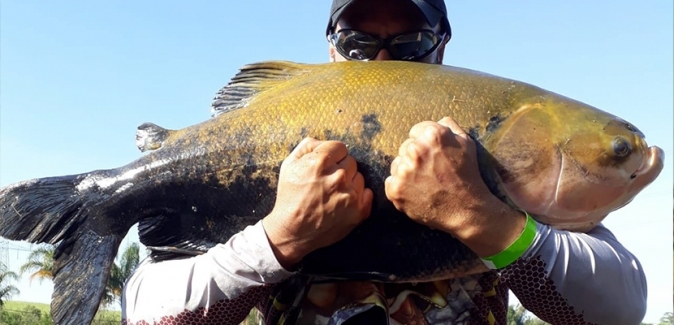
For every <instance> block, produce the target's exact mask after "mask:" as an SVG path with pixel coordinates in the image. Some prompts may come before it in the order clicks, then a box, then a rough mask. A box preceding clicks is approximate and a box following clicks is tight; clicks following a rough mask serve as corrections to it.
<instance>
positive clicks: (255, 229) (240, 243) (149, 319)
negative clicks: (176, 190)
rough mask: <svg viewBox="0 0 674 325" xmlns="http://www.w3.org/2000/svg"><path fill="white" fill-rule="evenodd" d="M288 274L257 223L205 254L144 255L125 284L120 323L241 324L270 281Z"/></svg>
mask: <svg viewBox="0 0 674 325" xmlns="http://www.w3.org/2000/svg"><path fill="white" fill-rule="evenodd" d="M291 275H292V273H291V272H289V271H287V270H285V269H284V268H283V267H282V266H281V265H280V264H279V263H278V261H277V260H276V258H275V256H274V253H273V252H272V250H271V247H270V245H269V242H268V239H267V235H266V234H265V232H264V228H263V227H262V222H258V223H257V224H255V225H254V226H249V227H247V228H246V229H244V230H243V231H242V232H240V233H238V234H236V235H234V236H232V238H230V239H229V241H227V243H225V244H219V245H216V246H214V247H213V248H211V249H210V250H209V251H208V252H206V253H205V254H203V255H199V256H195V257H190V258H185V259H179V260H168V261H162V262H153V261H151V260H150V259H149V258H147V259H145V260H144V261H143V262H142V263H141V264H140V265H139V266H138V268H137V269H136V270H135V272H134V274H133V275H132V276H131V278H129V280H128V281H127V283H126V285H125V287H124V293H123V296H122V319H123V324H127V325H131V324H147V323H149V324H188V323H189V324H191V323H192V321H194V320H197V319H198V321H199V322H197V323H199V324H201V323H203V322H204V321H207V323H209V324H210V323H218V324H239V323H240V322H241V321H242V320H243V319H244V318H245V317H246V315H247V314H248V312H249V311H250V310H251V309H252V308H253V307H254V306H255V305H257V304H258V303H259V302H260V301H261V300H263V299H267V297H268V295H269V292H270V291H271V288H272V285H273V284H275V283H278V282H281V281H283V280H285V279H287V278H288V277H290V276H291Z"/></svg>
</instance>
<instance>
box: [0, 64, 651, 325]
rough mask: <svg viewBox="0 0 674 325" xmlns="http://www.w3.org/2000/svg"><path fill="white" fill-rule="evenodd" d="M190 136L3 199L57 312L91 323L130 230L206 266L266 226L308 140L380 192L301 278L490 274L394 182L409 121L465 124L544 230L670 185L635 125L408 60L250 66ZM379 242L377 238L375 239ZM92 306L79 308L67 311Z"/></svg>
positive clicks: (536, 92)
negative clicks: (341, 150) (345, 156)
mask: <svg viewBox="0 0 674 325" xmlns="http://www.w3.org/2000/svg"><path fill="white" fill-rule="evenodd" d="M213 112H214V114H213V115H214V117H213V118H212V119H209V120H207V121H204V122H202V123H199V124H196V125H193V126H189V127H187V128H184V129H181V130H166V129H164V128H161V127H159V126H157V125H154V124H149V123H146V124H143V125H141V126H140V127H139V130H138V133H137V139H136V140H137V145H138V147H139V148H140V149H141V150H143V151H146V150H147V151H149V152H148V154H146V155H143V156H142V157H141V158H139V159H137V160H135V161H133V162H131V163H129V164H128V165H126V166H122V167H119V168H116V169H110V170H97V171H92V172H89V173H83V174H79V175H72V176H62V177H51V178H41V179H35V180H30V181H24V182H20V183H16V184H12V185H9V186H7V187H5V188H3V189H0V236H3V237H6V238H9V239H13V240H26V241H30V242H46V243H51V244H58V247H57V250H56V254H55V262H54V285H55V286H54V294H53V301H52V312H53V317H54V319H55V320H57V321H59V323H61V321H64V322H71V321H72V322H80V321H82V322H87V321H88V320H90V319H91V318H92V317H93V315H94V313H95V311H96V309H97V306H98V301H99V300H100V297H101V294H102V292H103V289H104V287H105V283H106V280H107V278H108V276H109V272H110V265H111V263H112V261H113V259H114V257H115V255H116V252H117V249H118V246H119V244H120V241H121V240H122V238H123V237H124V236H125V235H126V233H127V231H128V230H129V228H130V227H131V226H133V225H134V224H135V223H138V227H139V235H140V240H141V242H142V243H143V244H145V245H146V246H148V247H149V248H151V250H152V256H153V257H154V258H155V259H157V260H163V259H170V258H175V257H177V256H185V255H197V254H200V253H203V252H204V251H206V250H207V249H208V248H210V247H212V246H214V245H215V244H217V243H224V242H226V241H227V240H228V239H229V238H230V237H231V236H232V235H233V234H235V233H237V232H239V231H240V230H242V229H243V228H244V227H246V226H247V225H252V224H254V223H256V222H257V221H258V220H260V219H261V218H263V217H264V216H266V214H267V213H269V212H270V211H271V209H272V207H273V204H274V202H275V191H276V182H277V178H278V171H279V167H280V164H281V162H282V160H283V159H284V158H285V157H286V156H287V155H288V154H289V153H290V151H291V150H292V149H293V148H294V146H296V145H297V144H298V143H299V142H300V141H301V140H302V139H303V138H304V137H306V136H311V137H314V138H318V139H331V140H341V141H343V142H345V143H346V144H347V146H348V148H349V153H350V154H351V155H353V156H354V157H355V158H356V160H357V161H358V162H359V171H360V172H361V173H363V175H364V176H365V180H366V185H367V186H368V187H370V188H372V190H373V192H374V202H373V208H372V213H371V216H370V218H368V219H367V220H366V221H365V222H364V223H363V224H362V225H361V226H359V227H357V228H356V229H355V230H354V231H353V232H352V233H351V234H349V235H348V236H347V237H346V238H345V239H343V240H342V241H340V242H338V243H336V244H334V245H332V246H330V247H326V248H323V249H319V250H317V251H315V252H313V253H311V254H310V255H308V256H307V257H306V258H305V259H304V262H303V268H302V270H303V271H302V272H306V273H309V274H317V275H322V276H330V277H335V278H352V279H372V280H379V281H392V282H396V281H397V282H405V281H424V280H430V279H439V278H449V277H455V276H461V275H465V274H469V273H474V272H482V271H484V270H485V267H484V265H483V264H482V262H481V261H480V260H479V259H478V258H477V257H476V256H475V254H474V253H472V252H471V251H470V250H469V249H467V248H466V247H465V246H464V245H462V244H461V243H460V242H458V241H457V240H456V239H454V238H453V237H452V236H450V235H449V234H446V233H443V232H439V231H435V230H432V229H430V228H427V227H424V226H421V225H419V224H416V223H414V222H412V221H411V220H409V219H408V218H407V217H406V216H405V215H403V214H402V213H401V212H399V211H397V210H395V208H394V207H393V205H392V204H391V203H390V202H389V201H388V200H387V199H386V196H385V194H384V186H383V182H384V179H385V178H386V177H387V176H388V173H389V167H390V163H391V161H392V160H393V158H394V157H395V156H396V155H397V150H398V146H399V145H400V144H402V143H403V141H404V140H405V139H406V138H407V133H408V131H409V129H410V128H411V127H412V125H414V124H416V123H417V122H420V121H424V120H433V121H437V120H439V119H441V118H442V117H444V116H451V117H453V118H454V119H455V120H456V121H457V122H458V123H459V124H460V125H461V126H462V127H463V128H464V129H465V130H467V131H468V132H469V134H470V135H471V137H472V138H473V139H474V140H476V142H477V144H478V160H479V165H480V166H479V167H480V172H481V175H482V177H483V179H484V180H485V182H486V183H487V185H488V186H489V187H490V189H491V190H492V192H493V193H494V194H496V195H497V196H498V197H500V198H501V199H502V200H504V201H506V202H508V203H509V204H511V205H512V206H514V207H516V208H518V209H522V210H525V211H527V212H528V213H530V214H531V215H532V216H534V217H535V218H536V219H537V220H539V221H540V222H543V223H546V224H550V225H552V226H555V227H558V228H560V229H568V230H572V231H588V230H590V229H591V228H593V227H594V226H595V225H597V224H598V223H599V222H600V221H601V220H602V219H603V218H604V217H605V216H606V215H607V214H608V213H610V212H611V211H614V210H616V209H618V208H620V207H622V206H623V205H625V204H627V203H628V202H629V201H630V200H632V199H633V198H634V196H635V195H637V194H638V193H639V192H640V191H641V190H642V189H643V188H644V187H646V186H647V185H648V184H650V183H651V182H652V181H654V180H655V178H656V177H657V176H658V174H659V173H660V171H661V170H662V168H663V161H664V155H663V151H662V150H661V149H660V148H658V147H655V146H653V147H648V145H647V143H646V141H645V139H644V135H643V133H642V132H641V131H639V130H638V129H637V128H636V127H635V126H633V125H631V124H630V123H628V122H626V121H624V120H622V119H620V118H618V117H616V116H613V115H611V114H609V113H606V112H604V111H601V110H599V109H596V108H594V107H591V106H588V105H586V104H583V103H581V102H578V101H575V100H572V99H569V98H566V97H563V96H560V95H557V94H555V93H552V92H549V91H546V90H543V89H541V88H538V87H535V86H532V85H529V84H526V83H522V82H518V81H514V80H509V79H505V78H500V77H497V76H493V75H488V74H484V73H480V72H477V71H472V70H467V69H462V68H456V67H451V66H440V65H427V64H419V63H410V62H394V61H386V62H341V63H331V64H316V65H305V64H297V63H291V62H278V61H272V62H263V63H258V64H252V65H248V66H245V67H243V68H242V69H241V71H240V72H239V73H238V74H237V75H236V76H235V77H234V78H233V79H232V80H231V81H230V83H229V84H228V85H227V86H226V87H224V88H223V89H222V90H221V91H220V92H219V93H218V94H217V97H216V98H215V101H214V103H213ZM373 238H376V240H373ZM76 301H85V303H82V304H81V305H80V306H79V307H78V308H72V307H71V306H70V305H71V304H73V302H76Z"/></svg>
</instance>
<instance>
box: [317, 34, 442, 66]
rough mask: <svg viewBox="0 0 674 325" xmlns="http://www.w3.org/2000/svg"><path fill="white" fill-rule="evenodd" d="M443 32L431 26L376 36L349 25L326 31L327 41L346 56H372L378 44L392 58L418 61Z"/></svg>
mask: <svg viewBox="0 0 674 325" xmlns="http://www.w3.org/2000/svg"><path fill="white" fill-rule="evenodd" d="M442 38H443V36H442V35H438V34H436V33H435V32H434V31H432V30H427V29H425V30H419V31H414V32H406V33H402V34H398V35H394V36H391V37H388V38H379V37H377V36H374V35H370V34H367V33H363V32H361V31H357V30H353V29H342V30H339V31H336V32H334V33H332V34H330V35H328V41H329V42H330V43H331V44H332V45H333V46H334V47H335V49H336V50H337V52H338V53H339V54H341V55H342V56H343V57H345V58H346V59H348V60H358V61H366V60H372V59H373V58H374V57H376V56H377V53H379V51H380V50H381V49H382V48H385V49H386V51H388V53H389V54H390V55H391V57H392V58H393V59H394V60H405V61H419V60H421V59H423V58H425V57H426V56H428V55H429V54H431V53H432V52H433V51H435V49H436V48H438V46H439V45H440V42H441V41H442Z"/></svg>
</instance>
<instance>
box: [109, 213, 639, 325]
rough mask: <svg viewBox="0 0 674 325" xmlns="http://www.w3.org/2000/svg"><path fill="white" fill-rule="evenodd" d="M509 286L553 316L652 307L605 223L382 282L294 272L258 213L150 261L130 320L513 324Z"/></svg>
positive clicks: (544, 229)
mask: <svg viewBox="0 0 674 325" xmlns="http://www.w3.org/2000/svg"><path fill="white" fill-rule="evenodd" d="M508 289H510V290H512V292H513V293H514V294H515V295H516V296H517V298H518V299H519V300H520V302H521V303H522V304H523V305H524V306H525V307H526V308H527V309H528V310H529V311H531V312H533V313H534V314H536V316H538V317H539V318H541V319H543V320H545V321H547V322H549V323H552V324H565V325H570V324H611V325H620V324H639V323H640V321H641V320H642V318H643V316H644V314H645V311H646V279H645V276H644V272H643V270H642V269H641V265H640V264H639V261H638V260H637V259H636V258H635V257H634V256H633V255H632V254H631V253H630V252H629V251H628V250H627V249H626V248H625V247H623V246H622V245H621V244H620V243H619V242H618V241H617V240H616V238H615V236H614V235H613V234H612V233H611V232H610V231H609V230H608V229H606V228H605V227H603V226H602V225H599V226H598V227H596V228H595V229H593V230H592V231H590V232H589V233H587V234H580V233H572V232H566V231H558V230H555V229H553V228H551V227H549V226H546V225H543V224H537V232H536V237H535V239H534V242H533V244H532V245H531V246H530V248H529V249H528V250H527V251H526V252H525V254H524V255H523V256H522V257H520V258H519V259H518V260H517V261H515V263H513V264H511V265H509V266H507V267H505V268H503V269H500V270H496V271H490V272H486V273H482V274H478V275H472V276H467V277H464V278H459V279H451V280H443V281H435V282H432V283H420V284H381V283H368V282H340V283H322V282H321V281H320V279H308V278H304V277H302V276H299V275H296V274H294V273H292V272H289V271H287V270H285V269H283V267H282V266H281V265H280V264H279V263H278V261H277V260H276V259H275V257H274V254H273V252H272V250H271V247H270V246H269V242H268V240H267V237H266V234H265V232H264V229H263V228H262V224H261V223H257V224H256V225H254V226H250V227H247V228H246V229H245V230H243V231H242V232H240V233H239V234H237V235H235V236H233V237H232V238H231V239H230V240H229V241H228V242H227V243H225V244H220V245H217V246H215V247H213V248H211V249H210V250H209V251H208V252H207V253H206V254H204V255H200V256H196V257H191V258H186V259H180V260H170V261H163V262H157V263H155V262H152V261H151V260H150V259H149V258H148V259H147V260H145V261H143V263H141V265H139V267H138V268H137V270H136V271H135V273H134V274H133V276H132V277H131V278H130V279H129V281H128V282H127V284H126V287H125V290H124V295H123V299H122V318H123V323H124V324H127V325H131V324H216V323H217V324H238V323H240V322H241V321H242V320H243V319H244V318H245V317H246V315H247V314H248V312H249V311H250V309H251V308H253V307H257V308H258V309H259V310H260V311H261V313H262V314H263V315H265V318H266V321H267V323H268V324H271V323H274V324H276V323H278V321H279V320H281V319H284V320H286V323H289V322H296V323H310V324H329V323H331V324H339V323H341V322H342V321H344V320H345V319H348V318H349V317H353V316H354V315H365V314H368V315H369V316H368V317H370V316H372V315H383V317H382V318H383V321H388V322H389V323H390V324H404V323H412V322H417V323H420V324H423V323H427V324H505V323H506V312H507V306H508ZM270 297H271V298H270ZM376 310H379V311H381V312H377V311H376Z"/></svg>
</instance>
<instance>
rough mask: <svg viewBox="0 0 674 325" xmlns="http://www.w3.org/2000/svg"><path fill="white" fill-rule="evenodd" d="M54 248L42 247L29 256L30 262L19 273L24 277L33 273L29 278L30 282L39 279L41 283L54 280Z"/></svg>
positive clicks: (22, 266) (49, 246)
mask: <svg viewBox="0 0 674 325" xmlns="http://www.w3.org/2000/svg"><path fill="white" fill-rule="evenodd" d="M53 270H54V246H51V245H41V246H39V247H38V248H37V249H35V250H34V251H32V252H30V255H28V261H27V262H26V263H25V264H23V265H21V268H20V269H19V272H21V275H23V274H24V273H26V272H33V271H35V272H33V273H32V274H31V275H30V277H29V278H28V279H29V281H30V282H32V281H33V279H35V278H37V279H38V281H39V282H40V283H42V280H44V279H47V280H53V279H54V274H53Z"/></svg>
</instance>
